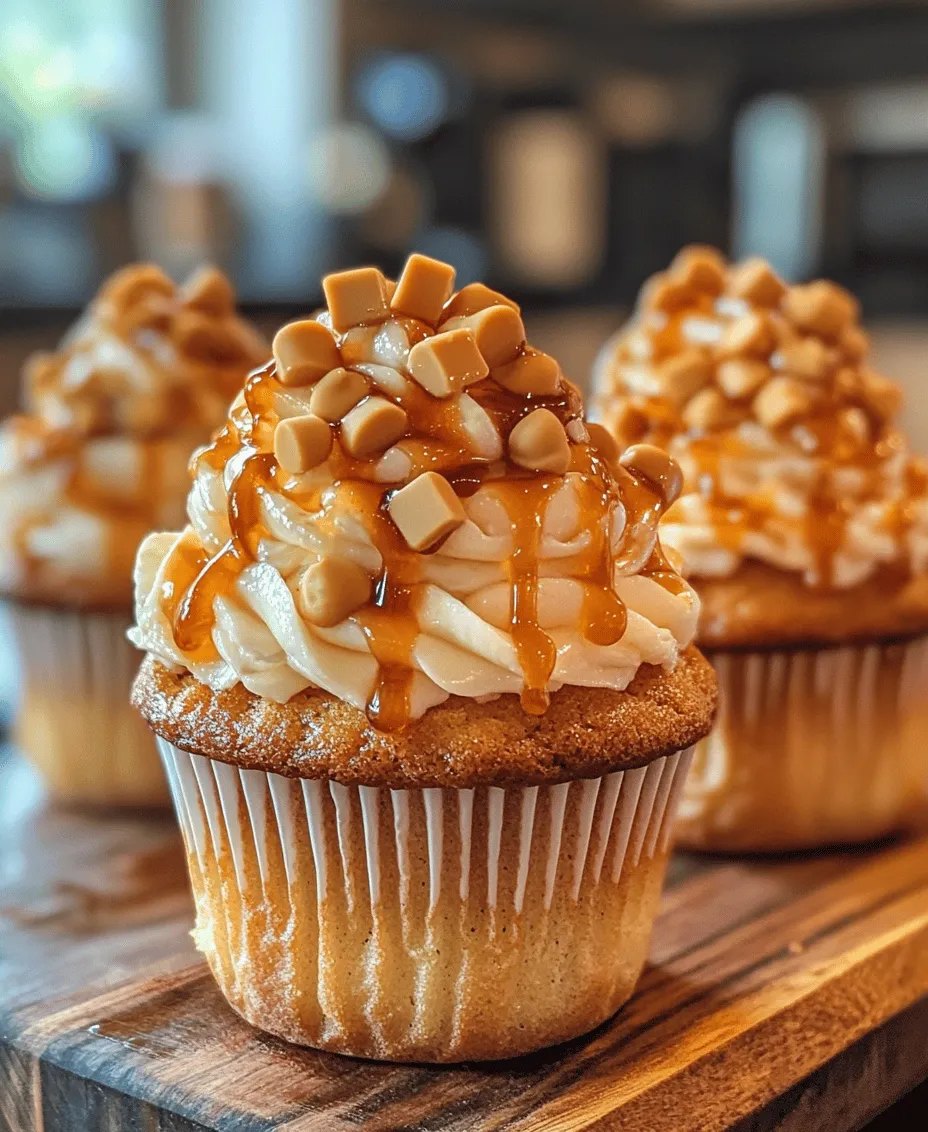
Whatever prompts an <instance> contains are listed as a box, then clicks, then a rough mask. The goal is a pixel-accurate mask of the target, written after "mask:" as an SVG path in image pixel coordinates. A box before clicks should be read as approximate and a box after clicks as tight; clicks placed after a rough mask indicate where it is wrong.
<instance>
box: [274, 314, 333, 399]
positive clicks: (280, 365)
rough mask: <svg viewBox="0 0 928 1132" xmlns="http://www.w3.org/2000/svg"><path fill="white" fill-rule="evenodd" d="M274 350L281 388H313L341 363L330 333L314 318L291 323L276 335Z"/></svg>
mask: <svg viewBox="0 0 928 1132" xmlns="http://www.w3.org/2000/svg"><path fill="white" fill-rule="evenodd" d="M271 348H272V350H273V352H274V358H275V360H276V362H277V380H278V381H279V382H280V383H281V385H311V384H312V383H313V382H314V381H318V380H319V378H320V377H322V376H324V375H325V374H327V373H328V372H329V370H333V369H336V368H337V367H338V366H340V365H341V361H342V359H341V354H340V353H339V352H338V346H337V345H336V344H335V339H334V338H333V337H332V334H331V331H330V330H329V329H328V328H327V327H325V326H323V325H322V323H321V322H317V321H316V320H315V319H314V318H304V319H300V320H299V321H297V322H288V323H287V325H286V326H284V327H281V329H280V330H278V331H277V333H276V334H275V335H274V342H273V345H272V347H271Z"/></svg>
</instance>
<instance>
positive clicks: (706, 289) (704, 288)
mask: <svg viewBox="0 0 928 1132" xmlns="http://www.w3.org/2000/svg"><path fill="white" fill-rule="evenodd" d="M725 267H726V264H725V259H724V257H723V256H722V255H721V254H720V253H719V252H717V251H716V250H715V248H711V247H709V246H707V245H704V244H694V245H692V246H691V247H688V248H684V249H683V250H682V251H681V252H679V253H678V254H677V256H676V257H675V259H674V261H673V263H672V264H671V265H670V274H671V276H672V277H673V278H674V280H675V281H677V282H678V283H680V284H682V285H683V286H684V287H688V288H691V289H692V290H693V291H699V292H701V293H703V294H707V295H713V296H714V295H720V294H721V293H722V288H723V287H724V286H725Z"/></svg>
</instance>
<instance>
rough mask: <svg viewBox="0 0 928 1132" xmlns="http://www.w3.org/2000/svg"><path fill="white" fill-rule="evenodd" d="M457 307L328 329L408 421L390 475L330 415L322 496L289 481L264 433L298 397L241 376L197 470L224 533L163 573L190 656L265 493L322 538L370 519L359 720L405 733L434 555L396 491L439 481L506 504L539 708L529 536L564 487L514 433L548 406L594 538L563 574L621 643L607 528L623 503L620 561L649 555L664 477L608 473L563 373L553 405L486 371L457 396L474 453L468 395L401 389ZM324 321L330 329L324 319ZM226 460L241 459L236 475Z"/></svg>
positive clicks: (526, 660) (599, 631)
mask: <svg viewBox="0 0 928 1132" xmlns="http://www.w3.org/2000/svg"><path fill="white" fill-rule="evenodd" d="M454 301H455V300H454V297H452V298H451V299H450V300H449V302H448V304H447V305H446V307H445V313H444V314H443V316H442V318H441V319H440V320H439V321H438V322H437V323H436V324H435V325H434V326H430V325H426V324H425V323H423V322H422V321H420V320H418V319H412V318H409V317H406V316H402V315H400V316H391V317H390V318H388V319H386V320H384V321H383V322H382V323H380V324H377V325H375V326H372V327H364V326H361V327H352V328H351V329H349V330H348V331H347V332H344V333H340V334H334V332H333V334H334V337H335V341H336V344H337V347H338V351H339V356H340V361H341V364H342V365H343V366H345V367H354V368H357V369H359V370H360V371H361V372H365V373H368V374H370V375H371V376H372V381H373V385H374V387H372V395H376V396H377V397H380V398H384V399H386V400H388V401H390V402H392V403H393V404H395V405H398V406H399V407H400V408H401V409H402V410H403V411H404V413H405V414H406V421H407V425H406V430H405V434H404V436H403V437H402V438H401V439H400V440H399V441H397V442H395V443H394V444H393V445H392V446H391V449H390V453H392V454H394V455H395V454H396V453H397V451H399V453H400V455H401V457H402V459H403V461H404V462H403V470H402V472H401V473H399V474H398V475H395V476H390V477H387V482H385V481H384V472H383V466H382V464H381V460H380V457H381V455H382V454H381V453H380V452H378V453H377V454H376V455H375V456H372V457H371V458H368V459H359V458H356V457H353V456H352V455H350V453H349V452H348V451H347V450H346V448H345V445H344V444H343V442H342V438H341V426H340V424H339V423H338V422H336V423H334V424H333V426H332V431H333V447H332V450H331V454H330V455H329V457H328V459H327V461H326V462H325V472H326V475H325V477H324V480H323V481H322V486H321V487H320V481H319V479H318V478H317V477H314V475H313V474H309V475H308V476H294V475H290V474H288V473H287V472H285V471H284V470H283V469H282V468H280V467H279V466H278V465H277V463H276V461H275V459H274V456H273V436H274V430H275V428H276V425H277V423H278V421H279V420H280V419H281V416H282V413H283V412H284V409H283V406H284V405H285V404H286V401H287V398H288V396H292V395H293V389H292V387H290V388H288V387H286V386H285V385H284V384H283V383H282V382H281V381H280V380H278V374H277V365H276V363H271V364H270V365H268V366H266V367H265V368H263V369H262V370H260V371H258V372H256V373H255V374H254V375H253V376H252V377H251V378H250V380H249V382H248V384H247V386H246V389H245V394H244V397H243V398H242V399H241V400H240V402H239V403H238V404H237V405H236V406H235V407H234V408H233V411H232V413H231V415H230V418H229V420H228V422H227V424H226V426H225V427H224V428H223V429H222V430H221V432H220V433H219V434H218V435H217V437H216V438H215V440H214V442H213V443H212V444H211V445H210V446H209V447H208V448H206V449H204V450H202V451H201V452H200V453H199V454H198V455H197V456H196V458H195V461H194V471H195V474H196V469H197V468H198V467H200V466H201V465H202V466H205V467H206V468H207V469H210V470H212V471H213V472H214V473H215V472H224V475H225V483H226V494H227V500H228V505H227V515H226V519H227V525H228V538H227V540H226V541H225V542H224V543H223V544H222V545H221V546H218V547H211V548H210V549H209V550H207V549H205V548H204V547H203V545H202V544H201V543H199V542H198V541H197V540H196V539H195V538H191V536H190V535H189V534H188V536H185V537H184V538H183V539H181V541H180V542H179V543H178V544H177V545H176V547H175V549H174V551H173V552H172V553H171V555H170V557H169V558H168V560H167V563H166V567H165V570H164V575H163V576H164V578H165V579H166V584H165V585H164V587H163V589H162V596H161V610H162V613H163V615H164V617H165V619H166V621H167V623H168V624H169V625H170V626H171V631H172V633H173V637H174V642H175V644H176V645H177V647H178V648H179V649H180V651H181V652H182V653H183V654H184V655H185V657H187V658H189V659H190V660H191V661H199V662H208V661H209V660H210V659H211V658H212V659H218V654H217V652H216V646H215V643H214V641H213V628H214V620H215V608H214V607H215V602H216V599H217V597H220V596H223V595H229V594H230V593H231V591H232V588H233V586H234V583H235V581H236V579H237V578H238V576H239V575H240V574H241V573H242V571H243V570H245V568H246V567H248V566H249V565H251V564H254V563H255V562H256V561H259V560H260V559H261V553H262V550H261V548H262V540H263V539H264V538H265V536H267V535H268V534H269V532H268V530H267V526H266V516H265V508H264V504H265V503H266V502H267V500H268V498H269V496H270V495H274V496H276V497H282V498H283V499H284V500H286V501H288V502H289V503H292V504H294V505H296V506H297V507H299V508H300V511H301V513H302V514H303V515H305V516H307V517H308V518H309V519H311V521H312V524H313V526H314V528H315V529H316V530H317V531H318V532H319V534H320V536H321V537H323V538H324V539H328V540H330V541H335V540H336V539H337V538H338V533H339V532H338V531H337V530H336V529H335V527H334V525H333V524H334V519H333V514H335V513H337V514H342V515H343V514H345V513H346V511H347V512H348V513H350V514H351V515H352V516H353V517H355V518H356V519H357V520H358V521H360V522H361V523H362V524H363V527H364V529H365V531H366V534H367V537H368V539H369V541H370V543H371V544H372V545H373V546H374V547H375V548H376V551H377V552H378V554H379V558H380V562H381V565H380V568H379V570H378V572H377V574H376V575H375V576H374V577H373V579H372V583H373V584H372V587H371V594H372V597H371V600H370V601H369V602H368V603H367V604H365V605H363V606H362V607H361V608H359V609H357V610H356V611H355V613H354V615H353V616H354V621H355V623H356V624H357V626H359V627H360V630H361V631H362V633H363V635H364V639H365V641H366V644H367V648H368V649H369V652H370V654H371V655H372V656H373V657H374V658H375V660H376V662H377V672H378V674H377V677H376V680H375V682H374V686H373V689H372V691H371V694H370V696H369V698H368V701H367V715H368V718H369V720H370V721H371V723H372V724H373V725H374V726H375V727H376V728H377V729H379V730H380V731H383V732H395V731H399V730H401V729H403V728H404V727H405V726H406V725H407V723H408V722H409V720H410V717H411V716H410V695H411V688H412V682H413V680H414V676H415V666H414V662H413V652H414V649H415V645H416V640H417V636H418V634H419V625H418V621H417V605H418V603H419V602H420V600H421V595H422V591H423V590H424V588H425V587H424V580H423V576H422V572H423V563H424V562H425V561H426V559H427V555H428V554H429V553H434V551H435V550H436V549H438V546H439V545H440V544H438V545H433V546H430V547H429V549H428V551H426V552H425V553H422V552H416V551H413V550H411V549H410V548H409V546H408V545H407V543H406V541H405V539H404V538H403V536H402V535H401V534H400V532H399V531H398V530H397V528H396V526H395V525H394V523H393V521H392V520H391V518H390V516H389V511H388V508H389V503H390V498H391V494H392V493H393V492H394V491H395V490H396V489H397V488H398V487H400V486H402V484H404V483H408V482H410V481H411V480H413V479H415V478H416V477H417V476H419V475H420V474H422V473H425V472H435V473H440V474H441V475H443V476H444V477H445V478H446V479H447V481H448V483H449V484H450V485H451V486H452V488H453V490H454V492H455V493H456V494H457V495H458V496H459V497H460V498H461V499H467V498H468V497H469V496H470V495H472V494H473V493H474V492H476V491H477V490H482V491H484V492H486V491H490V492H492V493H493V494H494V495H495V497H496V498H497V499H498V500H499V502H500V503H501V504H502V506H503V507H504V508H505V513H506V515H507V516H508V520H509V524H510V527H511V533H512V552H511V554H510V555H509V557H508V559H507V562H506V566H505V572H506V576H507V577H508V584H509V589H510V598H509V630H510V632H511V636H512V640H513V642H514V645H515V649H516V652H517V655H518V661H519V665H520V667H521V671H522V674H523V677H524V687H523V691H522V705H523V708H524V710H525V711H526V712H529V713H531V714H541V713H543V712H544V711H545V710H546V708H547V705H548V699H549V692H548V685H549V681H550V679H551V675H552V672H553V669H554V666H555V661H556V655H557V650H556V646H555V644H554V642H553V640H552V639H551V636H550V635H549V634H548V633H547V632H546V631H545V630H544V629H543V628H542V627H541V625H540V624H539V617H538V611H537V591H538V582H539V549H538V540H539V538H540V535H541V531H542V528H543V524H544V520H545V515H546V513H547V508H548V505H549V501H550V499H551V497H552V496H553V494H554V493H555V492H556V491H557V489H558V488H559V487H560V486H562V485H563V483H564V476H562V475H558V474H553V473H545V472H532V471H530V470H527V469H526V468H525V467H523V466H519V465H517V464H515V463H514V462H512V461H511V460H510V459H509V458H508V456H507V452H508V445H507V439H508V437H509V434H510V433H511V431H512V430H513V428H515V426H516V425H517V424H518V423H519V422H520V421H521V420H523V418H525V417H526V416H527V415H528V414H530V413H532V412H534V411H535V410H537V409H539V408H544V409H547V410H549V411H550V412H551V413H553V414H554V416H555V417H556V418H557V420H558V421H559V422H560V424H561V425H562V427H563V428H564V429H565V432H566V433H567V435H568V436H570V437H571V438H572V439H571V443H570V462H569V468H568V473H567V474H568V475H571V476H572V477H573V482H574V483H575V485H576V489H577V493H578V498H579V501H580V507H581V511H582V515H581V521H580V523H579V527H580V529H581V530H582V531H585V532H589V538H588V539H587V540H586V543H585V545H584V546H583V548H582V549H581V550H579V551H578V552H577V554H576V558H575V560H573V559H572V560H571V563H570V565H571V574H572V577H575V578H578V579H581V580H582V584H583V593H584V596H583V610H582V625H583V634H584V636H585V638H586V639H587V640H589V641H591V642H594V643H596V644H602V645H610V644H614V643H615V642H616V641H618V640H619V639H620V638H621V637H622V635H623V633H624V631H625V626H626V611H625V608H624V606H623V603H622V602H621V600H620V599H619V597H618V595H617V594H616V592H615V590H614V576H615V568H616V565H617V563H616V559H615V554H614V546H613V542H614V540H613V538H612V536H611V534H610V530H611V522H612V518H613V516H614V514H615V513H616V511H619V512H620V513H621V512H622V508H623V507H624V509H625V512H626V531H627V532H629V537H628V538H626V539H625V540H623V542H622V547H621V550H622V552H623V553H624V552H626V551H627V550H628V544H629V543H630V540H631V541H634V540H636V539H637V540H638V543H639V544H640V545H639V546H638V550H639V553H640V551H641V548H642V547H645V548H648V547H651V546H652V545H653V544H654V542H655V539H656V529H657V522H658V520H659V518H660V516H661V514H662V513H663V511H664V509H665V507H666V503H667V500H666V498H665V490H664V489H663V488H662V485H661V484H659V483H654V482H651V481H650V480H648V479H647V478H645V477H644V476H642V475H640V474H638V473H637V472H635V471H634V470H629V469H626V468H624V467H620V466H619V465H618V464H617V463H611V464H610V463H608V462H607V461H606V460H604V459H603V458H602V457H601V456H600V455H599V453H598V452H597V451H596V449H594V448H593V447H592V446H591V444H590V443H589V439H588V436H587V433H586V430H585V427H584V425H583V420H582V411H583V407H582V403H581V399H580V396H579V394H578V391H577V390H576V388H575V387H574V386H573V385H571V384H570V383H569V382H567V381H566V380H561V382H560V386H559V390H558V392H557V393H556V394H554V395H546V396H541V395H533V394H527V395H523V394H517V393H513V392H509V391H507V390H506V389H504V388H503V387H502V386H501V385H499V384H498V383H497V382H496V381H495V380H494V379H493V372H492V369H491V372H490V375H489V376H488V377H486V378H484V379H482V380H479V381H476V382H475V383H473V384H470V385H469V386H468V387H467V388H466V391H465V392H466V395H467V398H468V399H469V402H470V403H472V404H473V405H476V406H477V407H478V408H479V410H481V411H482V412H481V419H484V418H485V419H487V420H488V421H489V422H490V423H491V424H492V429H493V436H492V438H489V439H487V440H486V442H485V443H484V445H483V448H482V449H481V448H480V446H479V445H476V446H475V443H474V441H473V438H472V435H471V434H470V433H468V430H467V428H466V427H464V423H463V422H464V416H463V413H464V402H465V398H464V396H463V395H456V396H451V397H448V398H446V399H439V398H437V397H435V396H433V395H431V394H430V393H429V392H427V391H426V390H425V389H424V388H422V387H421V386H420V385H418V384H416V383H415V382H414V381H412V380H409V378H408V371H407V370H406V369H405V362H404V360H403V359H404V358H405V356H406V355H407V354H408V350H409V349H410V348H411V347H412V346H413V345H415V344H416V343H417V342H420V341H422V340H423V339H424V338H427V337H429V336H431V335H433V334H440V333H442V329H443V324H444V322H445V321H446V319H447V318H448V317H450V316H449V315H448V313H447V312H448V311H449V310H451V311H454V310H455V309H456V308H455V307H454ZM318 318H319V321H321V322H322V323H323V324H324V325H326V326H328V327H331V323H330V321H329V319H328V315H327V313H326V312H323V313H322V314H321V315H319V316H318ZM374 336H376V337H377V339H378V341H381V342H382V343H383V342H388V341H390V342H394V343H398V346H397V349H398V355H397V356H398V361H397V362H396V366H395V370H394V371H392V373H393V377H392V379H389V380H386V379H384V378H383V376H382V374H380V373H379V370H383V369H384V368H385V367H383V366H380V367H378V366H376V365H369V364H368V360H369V356H370V346H371V341H372V339H373V338H374ZM519 351H520V352H521V354H523V355H524V354H526V353H531V352H533V351H531V347H529V346H528V345H527V344H525V343H523V344H522V345H521V346H520V347H519ZM509 360H511V359H509ZM390 453H388V456H389V455H390ZM385 459H386V457H385ZM230 461H234V463H233V467H234V468H235V472H234V474H231V469H230V467H229V464H230ZM230 475H231V480H230ZM645 557H647V564H646V566H645V567H644V571H643V572H645V573H647V574H648V575H649V576H653V577H654V579H655V580H656V581H657V582H658V583H659V584H660V585H662V586H665V587H666V588H668V589H671V590H672V591H674V592H677V591H676V590H675V587H676V586H678V585H680V584H682V583H681V582H680V579H679V577H678V575H676V574H675V573H674V572H673V571H672V570H671V569H669V567H668V566H667V563H666V562H665V561H664V559H663V557H662V554H661V552H660V550H659V548H658V549H657V550H656V551H655V552H654V553H653V554H651V555H650V557H648V555H647V554H646V555H645Z"/></svg>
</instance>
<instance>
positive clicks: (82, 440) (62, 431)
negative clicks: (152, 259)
mask: <svg viewBox="0 0 928 1132" xmlns="http://www.w3.org/2000/svg"><path fill="white" fill-rule="evenodd" d="M267 355H268V347H267V346H266V345H265V344H264V342H263V340H262V339H261V337H260V335H259V334H258V333H257V332H256V331H255V330H253V329H252V328H251V327H250V326H249V325H248V323H246V322H244V321H243V320H242V319H240V318H239V317H238V316H237V314H236V312H235V300H234V294H233V291H232V288H231V286H230V285H229V283H228V281H227V280H226V279H225V277H224V276H223V275H222V274H221V273H220V272H218V271H216V270H215V269H214V268H204V269H203V270H201V271H200V272H198V273H197V274H195V275H194V276H193V277H192V278H191V279H190V280H189V281H188V283H187V284H186V285H185V286H184V287H183V288H177V287H175V285H174V283H172V281H171V280H170V279H169V278H168V277H167V276H166V275H165V274H164V273H163V272H162V271H160V270H159V269H158V268H157V267H154V266H151V265H134V266H130V267H127V268H124V269H123V270H121V271H118V272H117V273H116V274H115V275H113V276H112V277H111V278H110V279H109V280H108V281H107V282H106V283H105V284H104V286H103V287H102V289H101V290H100V293H99V294H98V295H97V297H96V298H95V299H94V301H93V303H92V304H91V305H90V307H89V308H88V310H87V312H86V313H85V315H84V316H83V317H82V318H81V319H80V320H79V322H78V323H77V324H76V325H75V326H74V328H73V329H72V330H71V331H70V332H69V333H68V334H67V335H66V337H65V339H64V340H63V342H62V343H61V346H60V347H59V349H58V350H57V351H55V352H54V353H42V354H36V355H34V356H33V357H31V358H30V359H29V360H28V362H27V363H26V366H25V373H24V377H25V391H24V392H25V402H26V406H27V412H25V413H23V414H20V415H16V416H13V417H11V418H9V419H8V420H7V421H6V422H5V423H4V424H3V426H2V428H0V590H2V591H3V592H4V593H6V594H9V595H11V596H15V597H18V598H21V599H26V600H37V601H47V602H51V603H54V604H65V605H116V604H118V605H128V604H129V603H130V601H131V594H132V563H133V560H134V557H135V551H136V549H137V547H138V544H139V542H140V541H141V539H142V537H143V536H144V535H145V534H146V533H147V532H148V531H149V530H151V528H152V527H153V526H161V525H163V524H165V523H177V522H181V521H182V519H183V513H184V511H183V508H184V499H185V497H186V494H187V490H188V485H189V480H188V479H187V477H186V475H185V474H184V464H185V461H186V459H187V457H188V456H189V454H190V452H191V451H192V450H193V448H195V447H196V446H197V445H199V444H202V443H204V441H206V440H207V439H208V438H209V436H210V434H211V432H212V431H213V430H214V429H215V428H217V427H218V426H219V425H220V424H221V423H222V422H223V420H224V419H225V417H226V413H227V410H228V405H229V402H230V400H231V399H232V398H233V397H234V396H235V394H236V392H237V391H238V390H239V389H240V388H241V385H242V382H243V381H244V379H245V375H246V374H247V373H248V371H249V370H251V369H253V368H254V367H255V366H256V365H258V364H259V363H261V362H262V361H264V360H265V359H266V358H267Z"/></svg>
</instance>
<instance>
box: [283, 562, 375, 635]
mask: <svg viewBox="0 0 928 1132" xmlns="http://www.w3.org/2000/svg"><path fill="white" fill-rule="evenodd" d="M370 596H371V579H370V575H369V574H368V573H367V571H366V570H364V569H363V568H362V567H361V566H359V565H358V564H357V562H352V561H351V560H350V559H348V558H323V559H322V560H321V561H320V562H316V563H314V564H313V565H312V566H310V567H309V568H308V569H307V570H306V572H305V573H304V575H303V578H302V580H301V582H300V607H301V610H302V613H303V615H304V617H305V618H306V620H307V621H309V623H310V624H311V625H318V626H319V627H320V628H322V629H330V628H331V627H332V626H333V625H338V624H339V622H341V621H344V620H345V618H346V617H349V616H350V615H351V614H352V613H354V611H355V610H356V609H360V607H361V606H362V605H366V604H367V602H368V601H369V600H370Z"/></svg>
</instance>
